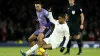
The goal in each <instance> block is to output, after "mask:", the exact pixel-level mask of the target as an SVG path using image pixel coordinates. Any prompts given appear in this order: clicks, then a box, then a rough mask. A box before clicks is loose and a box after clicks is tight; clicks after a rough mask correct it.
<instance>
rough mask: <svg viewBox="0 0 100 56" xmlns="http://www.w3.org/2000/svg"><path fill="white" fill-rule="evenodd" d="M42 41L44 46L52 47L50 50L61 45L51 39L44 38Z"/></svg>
mask: <svg viewBox="0 0 100 56" xmlns="http://www.w3.org/2000/svg"><path fill="white" fill-rule="evenodd" d="M43 40H44V41H45V42H46V44H51V45H52V49H56V48H58V47H59V45H60V43H61V42H58V41H56V40H54V39H51V38H45V39H43Z"/></svg>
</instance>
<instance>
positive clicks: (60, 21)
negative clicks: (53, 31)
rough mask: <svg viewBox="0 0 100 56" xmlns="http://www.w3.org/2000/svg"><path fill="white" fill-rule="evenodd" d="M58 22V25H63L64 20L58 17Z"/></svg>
mask: <svg viewBox="0 0 100 56" xmlns="http://www.w3.org/2000/svg"><path fill="white" fill-rule="evenodd" d="M58 20H59V23H60V24H63V23H64V21H65V19H64V18H63V17H60V16H59V18H58Z"/></svg>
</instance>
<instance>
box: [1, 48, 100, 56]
mask: <svg viewBox="0 0 100 56" xmlns="http://www.w3.org/2000/svg"><path fill="white" fill-rule="evenodd" d="M20 49H22V50H23V51H27V50H28V49H29V47H0V56H21V54H20V52H19V50H20ZM77 52H78V49H77V48H71V52H70V56H77V55H76V54H77ZM48 53H49V56H63V53H60V52H59V48H58V49H55V50H48ZM65 56H66V55H65ZM81 56H100V48H88V49H83V55H81Z"/></svg>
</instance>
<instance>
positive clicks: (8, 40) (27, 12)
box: [0, 0, 100, 48]
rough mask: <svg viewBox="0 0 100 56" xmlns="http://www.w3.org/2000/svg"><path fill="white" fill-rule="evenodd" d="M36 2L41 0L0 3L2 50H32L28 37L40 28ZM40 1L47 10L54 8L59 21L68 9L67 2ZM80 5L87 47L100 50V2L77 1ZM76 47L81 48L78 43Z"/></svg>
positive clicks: (83, 35) (59, 0) (54, 0)
mask: <svg viewBox="0 0 100 56" xmlns="http://www.w3.org/2000/svg"><path fill="white" fill-rule="evenodd" d="M35 1H37V0H0V46H6V45H8V46H12V45H15V46H18V44H21V45H22V46H28V44H27V39H28V37H29V36H30V35H31V34H32V33H33V32H34V31H35V29H37V28H38V22H37V21H36V18H37V17H36V13H35V8H34V2H35ZM40 1H41V2H42V3H43V7H44V8H45V9H48V8H49V7H52V11H53V15H54V18H57V16H58V14H59V13H61V12H62V11H61V10H62V8H63V7H64V6H65V5H68V1H67V0H40ZM76 3H77V4H79V5H80V6H81V7H82V9H83V12H84V15H85V23H84V30H83V31H82V40H83V42H84V43H85V45H84V46H85V47H86V48H88V47H100V43H99V42H100V25H99V24H100V6H99V0H76ZM14 43H15V44H14ZM16 43H17V44H16ZM22 43H24V44H22ZM73 43H74V45H73V47H77V45H76V44H75V42H73ZM21 45H19V46H21Z"/></svg>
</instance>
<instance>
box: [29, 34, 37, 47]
mask: <svg viewBox="0 0 100 56" xmlns="http://www.w3.org/2000/svg"><path fill="white" fill-rule="evenodd" d="M36 38H37V36H36V35H35V34H32V35H31V36H30V37H29V38H28V41H29V44H30V46H31V47H32V46H33V45H34V44H35V42H34V39H36Z"/></svg>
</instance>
